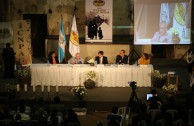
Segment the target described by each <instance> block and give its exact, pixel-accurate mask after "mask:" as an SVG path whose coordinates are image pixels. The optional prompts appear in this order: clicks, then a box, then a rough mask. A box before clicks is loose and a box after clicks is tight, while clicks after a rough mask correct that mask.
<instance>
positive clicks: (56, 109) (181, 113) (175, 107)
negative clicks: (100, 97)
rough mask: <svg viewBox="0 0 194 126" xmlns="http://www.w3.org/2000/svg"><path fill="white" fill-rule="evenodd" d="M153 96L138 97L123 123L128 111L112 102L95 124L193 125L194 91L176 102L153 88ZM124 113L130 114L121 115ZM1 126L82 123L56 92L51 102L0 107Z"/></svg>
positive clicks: (62, 125)
mask: <svg viewBox="0 0 194 126" xmlns="http://www.w3.org/2000/svg"><path fill="white" fill-rule="evenodd" d="M151 93H152V95H153V96H152V97H150V98H149V99H148V100H146V101H145V102H142V101H139V102H138V104H137V105H136V106H135V107H137V108H138V109H137V111H136V112H133V113H132V115H131V117H130V118H131V120H132V121H131V122H130V123H128V124H125V123H124V121H126V119H129V118H128V117H129V116H130V115H129V113H121V112H120V108H119V107H117V106H113V107H112V110H111V112H110V114H108V115H107V118H106V119H107V124H105V123H103V122H102V121H100V120H99V121H98V122H96V125H97V126H103V125H108V126H121V125H123V126H125V125H126V126H141V125H143V126H144V125H145V126H170V125H173V126H192V123H193V122H194V94H193V93H192V94H190V95H189V96H188V98H187V100H185V101H186V102H185V104H178V103H177V102H176V99H175V97H169V98H167V99H164V98H161V97H160V96H158V94H157V91H156V90H152V91H151ZM124 114H127V115H129V116H124ZM0 125H1V126H30V125H36V126H81V123H80V121H79V118H78V115H77V114H76V112H74V110H73V109H72V108H67V106H65V104H63V103H62V102H61V101H60V97H59V96H55V97H54V99H53V102H52V103H50V104H47V103H46V101H44V99H43V98H42V97H40V98H39V99H38V100H37V102H36V103H34V102H31V103H30V105H29V104H28V105H27V104H26V101H25V100H24V99H21V100H20V101H19V103H18V105H17V106H16V107H15V109H13V108H12V109H11V108H9V105H5V106H4V107H3V111H2V112H1V111H0Z"/></svg>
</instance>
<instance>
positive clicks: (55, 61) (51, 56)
mask: <svg viewBox="0 0 194 126" xmlns="http://www.w3.org/2000/svg"><path fill="white" fill-rule="evenodd" d="M48 61H49V63H50V64H58V63H59V60H58V57H57V56H56V53H55V51H51V52H50V53H49V57H48Z"/></svg>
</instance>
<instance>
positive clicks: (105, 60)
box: [95, 51, 108, 64]
mask: <svg viewBox="0 0 194 126" xmlns="http://www.w3.org/2000/svg"><path fill="white" fill-rule="evenodd" d="M103 54H104V52H103V51H99V52H98V56H96V57H95V61H96V62H97V64H108V58H107V57H106V56H103Z"/></svg>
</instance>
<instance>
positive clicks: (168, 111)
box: [166, 109, 178, 121]
mask: <svg viewBox="0 0 194 126" xmlns="http://www.w3.org/2000/svg"><path fill="white" fill-rule="evenodd" d="M166 113H169V114H170V116H171V118H172V121H174V117H175V115H176V114H177V113H178V111H177V110H176V109H168V110H166Z"/></svg>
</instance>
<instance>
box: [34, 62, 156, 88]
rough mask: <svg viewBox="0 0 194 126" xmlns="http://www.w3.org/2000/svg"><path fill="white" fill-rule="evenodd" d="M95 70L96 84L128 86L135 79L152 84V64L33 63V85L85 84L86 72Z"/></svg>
mask: <svg viewBox="0 0 194 126" xmlns="http://www.w3.org/2000/svg"><path fill="white" fill-rule="evenodd" d="M90 70H93V71H95V72H96V73H97V77H96V78H95V81H96V84H97V85H96V86H98V87H99V86H102V87H126V86H129V84H128V82H131V81H135V82H137V86H139V87H143V86H144V87H150V86H151V72H152V70H153V66H152V65H141V66H132V65H118V66H117V65H108V66H89V65H87V64H81V65H69V64H58V65H48V64H32V65H31V85H35V86H37V85H45V86H48V85H50V86H56V85H58V86H78V85H79V84H80V85H83V83H84V81H85V80H86V76H85V75H86V73H87V72H88V71H90Z"/></svg>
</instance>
